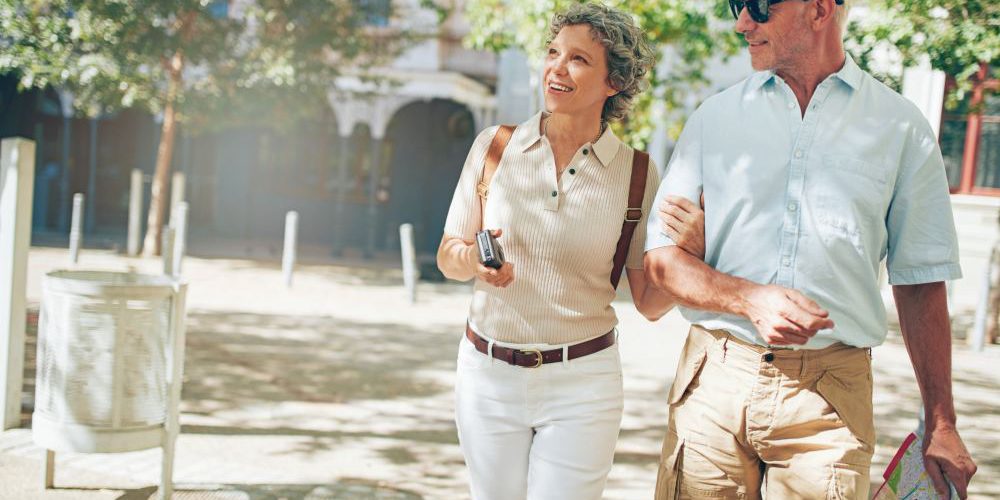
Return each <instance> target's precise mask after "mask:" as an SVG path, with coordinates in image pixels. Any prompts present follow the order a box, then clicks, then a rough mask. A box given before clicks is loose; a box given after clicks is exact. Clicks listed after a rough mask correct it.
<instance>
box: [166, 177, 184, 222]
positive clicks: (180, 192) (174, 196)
mask: <svg viewBox="0 0 1000 500" xmlns="http://www.w3.org/2000/svg"><path fill="white" fill-rule="evenodd" d="M184 184H185V181H184V172H174V176H173V177H172V178H171V179H170V226H171V227H177V224H174V215H176V214H177V207H179V206H180V204H181V202H183V201H184Z"/></svg>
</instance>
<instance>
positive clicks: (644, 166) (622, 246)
mask: <svg viewBox="0 0 1000 500" xmlns="http://www.w3.org/2000/svg"><path fill="white" fill-rule="evenodd" d="M647 172H649V155H648V154H646V153H645V152H643V151H636V152H635V153H633V154H632V179H631V180H630V181H629V185H628V208H626V209H625V221H624V222H622V235H621V237H619V238H618V247H617V248H616V249H615V260H614V265H613V266H612V267H611V287H612V288H618V282H619V281H620V280H621V277H622V271H623V270H624V269H625V259H626V258H628V247H629V243H631V242H632V234H633V233H634V232H635V226H638V225H639V220H640V219H642V198H643V194H645V191H646V173H647Z"/></svg>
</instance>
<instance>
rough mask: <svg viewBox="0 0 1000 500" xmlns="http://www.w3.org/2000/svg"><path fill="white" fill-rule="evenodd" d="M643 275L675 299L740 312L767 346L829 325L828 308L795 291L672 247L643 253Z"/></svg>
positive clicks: (803, 338) (797, 340)
mask: <svg viewBox="0 0 1000 500" xmlns="http://www.w3.org/2000/svg"><path fill="white" fill-rule="evenodd" d="M643 263H644V267H645V271H646V279H648V280H649V281H650V282H651V283H652V284H653V286H655V287H657V288H660V289H662V290H663V291H664V292H665V293H667V294H668V295H669V296H670V297H672V298H673V299H674V300H675V301H676V302H677V303H678V304H681V305H683V306H686V307H689V308H692V309H700V310H704V311H713V312H719V313H725V314H734V315H737V316H743V317H745V318H748V319H749V320H750V321H751V322H753V325H754V327H756V328H757V331H758V332H759V333H760V335H761V336H762V337H763V338H764V340H765V341H766V342H767V343H768V344H770V345H790V344H799V345H801V344H805V343H806V342H807V341H808V340H809V339H810V338H812V337H813V336H814V335H816V332H817V331H819V330H822V329H826V328H833V321H831V320H830V318H829V313H828V312H827V311H825V310H824V309H823V308H821V307H819V305H818V304H816V303H815V302H813V301H812V300H810V299H809V298H808V297H806V296H805V295H803V294H802V293H801V292H799V291H797V290H793V289H790V288H785V287H782V286H778V285H760V284H757V283H753V282H751V281H748V280H745V279H742V278H737V277H734V276H730V275H728V274H725V273H720V272H719V271H716V270H715V269H713V268H711V267H710V266H708V265H707V264H705V263H704V262H702V261H701V260H699V259H698V258H696V257H694V256H692V255H690V254H689V253H687V252H685V251H684V250H682V249H680V248H678V247H677V246H666V247H660V248H656V249H652V250H650V251H648V252H646V256H645V260H644V262H643Z"/></svg>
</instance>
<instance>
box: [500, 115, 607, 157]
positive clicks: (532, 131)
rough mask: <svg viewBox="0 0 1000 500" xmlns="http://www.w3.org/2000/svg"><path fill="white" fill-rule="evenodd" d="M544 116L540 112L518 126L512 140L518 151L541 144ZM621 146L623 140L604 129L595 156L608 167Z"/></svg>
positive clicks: (593, 145) (596, 146)
mask: <svg viewBox="0 0 1000 500" xmlns="http://www.w3.org/2000/svg"><path fill="white" fill-rule="evenodd" d="M543 116H545V112H544V111H542V112H538V113H536V114H535V115H534V116H532V117H531V118H529V119H528V120H527V121H525V122H524V123H521V124H520V125H518V126H517V131H516V132H515V133H514V137H512V138H511V143H512V145H513V146H514V147H516V148H517V150H518V151H520V152H522V153H523V152H525V151H527V150H529V149H531V147H532V146H534V145H535V144H538V143H539V142H541V140H542V129H541V122H542V117H543ZM619 145H621V140H619V139H618V136H616V135H615V133H614V132H613V131H612V130H611V127H610V126H608V127H607V128H605V129H604V133H602V134H601V136H600V137H599V138H598V139H597V140H596V141H594V142H593V144H592V149H593V150H594V156H596V157H597V159H598V161H599V162H600V163H601V165H602V166H605V167H606V166H608V165H610V164H611V161H612V160H614V158H615V155H617V154H618V146H619Z"/></svg>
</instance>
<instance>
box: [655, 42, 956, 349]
mask: <svg viewBox="0 0 1000 500" xmlns="http://www.w3.org/2000/svg"><path fill="white" fill-rule="evenodd" d="M667 168H668V170H667V174H666V176H665V177H664V179H663V182H662V183H661V184H660V189H659V191H658V192H657V195H656V199H657V203H659V200H662V199H663V197H664V196H666V195H668V194H675V195H680V196H684V197H686V198H688V199H691V200H696V199H698V196H699V195H700V194H701V193H702V192H704V194H705V238H706V249H705V250H706V252H705V253H706V255H705V261H706V262H707V263H708V265H710V266H712V267H713V268H715V269H716V270H718V271H720V272H723V273H726V274H729V275H732V276H737V277H741V278H745V279H747V280H750V281H753V282H756V283H773V284H778V285H782V286H785V287H789V288H795V289H797V290H799V291H801V292H802V293H804V294H806V295H807V296H808V297H810V298H812V299H813V300H815V301H816V302H817V303H819V305H820V306H822V307H824V308H825V309H827V310H828V311H830V316H831V318H832V319H833V321H834V323H835V324H836V327H835V328H833V329H830V330H823V331H820V332H819V333H818V334H817V335H816V336H815V337H814V338H813V339H811V340H810V341H809V343H808V344H806V346H805V347H806V348H812V349H818V348H822V347H826V346H828V345H830V344H833V343H835V342H842V343H845V344H848V345H853V346H859V347H869V346H875V345H878V344H881V343H882V341H883V340H884V339H885V335H886V317H885V308H884V307H883V305H882V298H881V294H880V293H879V283H878V272H879V263H880V262H881V260H882V259H883V258H885V259H886V265H887V267H888V271H889V283H891V284H894V285H908V284H917V283H930V282H935V281H944V280H953V279H957V278H960V277H961V274H962V273H961V268H960V267H959V263H958V242H957V238H956V235H955V223H954V219H953V218H952V212H951V202H950V198H949V194H948V182H947V180H946V177H945V169H944V162H943V161H942V159H941V151H940V149H939V148H938V144H937V139H936V138H935V135H934V132H933V131H932V130H931V127H930V126H929V125H928V123H927V120H926V119H925V118H924V117H923V115H922V114H921V113H920V111H919V110H918V109H917V108H916V106H914V105H913V104H911V103H910V102H909V101H907V100H905V99H904V98H903V97H902V96H900V95H899V94H897V93H896V92H894V91H892V90H891V89H889V88H888V87H886V86H884V85H883V84H881V83H880V82H878V81H877V80H875V79H874V78H873V77H872V76H871V75H869V74H867V73H865V72H864V71H862V70H861V69H860V68H858V66H857V65H856V64H855V63H854V61H853V60H852V59H851V58H850V56H848V57H847V60H846V62H845V63H844V66H843V68H842V69H841V70H840V71H839V72H837V73H835V74H833V75H830V76H829V77H828V78H826V79H825V80H824V81H823V82H822V83H820V85H819V87H817V88H816V92H815V93H814V94H813V96H812V101H811V102H810V103H809V105H808V108H807V109H806V110H805V115H804V116H803V114H802V113H801V111H800V108H799V104H798V101H797V100H796V98H795V95H794V93H793V92H792V90H791V89H790V88H789V87H788V85H787V84H786V83H785V82H784V80H782V78H781V77H779V76H777V75H775V74H774V73H773V72H769V71H768V72H758V73H754V74H753V75H751V76H750V77H748V78H747V79H745V80H743V81H742V82H740V83H738V84H736V85H735V86H733V87H730V88H729V89H726V90H724V91H722V92H721V93H719V94H717V95H715V96H712V97H711V98H709V99H708V100H706V101H705V102H704V103H703V104H702V105H701V106H700V107H699V108H698V109H697V110H696V111H695V112H694V114H692V115H691V117H690V118H689V119H688V121H687V124H686V125H685V127H684V131H683V133H682V134H681V137H680V139H679V140H678V142H677V145H676V147H675V149H674V153H673V156H672V157H671V159H670V163H669V164H668V167H667ZM658 219H659V218H657V217H650V218H649V221H648V225H647V238H646V250H647V251H649V250H652V249H654V248H659V247H663V246H667V245H672V244H674V243H673V242H672V241H671V240H670V238H668V237H667V236H666V235H664V234H663V233H662V232H661V230H660V226H659V224H660V221H659V220H658ZM682 313H683V314H684V317H685V318H686V319H687V320H688V321H691V322H692V323H695V324H699V325H702V326H703V327H705V328H709V329H725V330H728V331H730V332H732V333H733V334H735V335H738V336H739V337H741V338H744V339H746V340H749V341H751V342H755V343H757V344H761V345H765V342H764V340H763V338H762V337H761V336H760V335H759V334H758V333H757V331H756V329H755V328H754V327H753V325H752V324H751V323H750V321H749V320H747V319H746V318H743V317H738V316H732V315H725V314H719V313H713V312H704V311H696V310H691V309H685V308H682Z"/></svg>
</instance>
